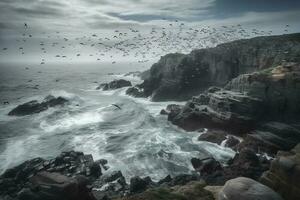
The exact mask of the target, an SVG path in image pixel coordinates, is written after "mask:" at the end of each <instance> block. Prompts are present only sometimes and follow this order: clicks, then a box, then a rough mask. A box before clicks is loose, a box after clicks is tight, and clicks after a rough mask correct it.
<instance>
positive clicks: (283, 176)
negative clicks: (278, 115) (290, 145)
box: [260, 144, 300, 200]
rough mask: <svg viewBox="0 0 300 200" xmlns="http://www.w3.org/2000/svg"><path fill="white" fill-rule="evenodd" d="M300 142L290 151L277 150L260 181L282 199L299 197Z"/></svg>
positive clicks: (289, 199) (287, 199)
mask: <svg viewBox="0 0 300 200" xmlns="http://www.w3.org/2000/svg"><path fill="white" fill-rule="evenodd" d="M299 158H300V144H298V145H297V146H296V147H295V148H294V149H292V150H291V151H290V152H282V151H279V152H278V154H277V156H276V159H275V160H273V161H272V163H271V167H270V169H269V170H268V171H266V172H265V173H264V174H263V175H262V176H261V178H260V181H261V182H262V183H263V184H265V185H267V186H269V187H271V188H272V189H274V190H275V191H277V192H278V193H279V194H280V195H281V196H282V197H283V198H284V199H286V200H294V199H300V182H299V180H300V159H299Z"/></svg>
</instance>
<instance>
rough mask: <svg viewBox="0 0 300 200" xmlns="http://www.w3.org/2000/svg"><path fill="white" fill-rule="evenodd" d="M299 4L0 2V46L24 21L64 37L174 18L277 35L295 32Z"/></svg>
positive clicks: (241, 0) (36, 30) (286, 0)
mask: <svg viewBox="0 0 300 200" xmlns="http://www.w3.org/2000/svg"><path fill="white" fill-rule="evenodd" d="M299 19H300V1H299V0H176V1H175V0H63V1H62V0H0V46H1V48H2V47H4V46H5V45H10V46H13V45H14V42H13V41H14V40H12V39H11V38H18V37H20V35H21V34H22V31H24V23H27V25H28V27H29V28H30V31H31V33H32V34H33V35H34V36H35V37H36V38H38V37H41V36H39V35H41V34H42V33H43V32H46V33H48V34H54V33H55V32H56V31H59V32H62V33H63V34H65V35H67V36H76V35H78V36H80V35H84V34H87V33H91V34H92V33H99V32H102V33H105V34H107V35H109V34H111V33H112V32H113V31H114V30H116V29H119V30H122V29H125V28H128V27H134V28H137V29H141V30H143V29H145V30H147V29H151V27H162V26H165V24H166V21H170V22H173V21H174V20H179V21H182V22H184V23H185V24H187V25H191V26H193V25H195V26H196V25H197V26H212V27H218V26H222V25H236V24H241V25H243V26H245V27H247V26H249V27H253V28H258V29H264V30H273V34H282V33H284V32H283V31H284V29H285V26H286V24H289V32H290V33H291V32H299V31H300V22H299V21H300V20H299Z"/></svg>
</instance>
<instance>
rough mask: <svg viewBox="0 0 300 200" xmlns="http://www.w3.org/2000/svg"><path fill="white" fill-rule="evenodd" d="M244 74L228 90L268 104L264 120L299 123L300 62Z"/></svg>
mask: <svg viewBox="0 0 300 200" xmlns="http://www.w3.org/2000/svg"><path fill="white" fill-rule="evenodd" d="M270 67H271V68H269V69H266V70H260V71H257V72H255V73H252V74H244V75H240V76H238V77H237V78H235V79H233V80H231V81H230V82H229V83H228V84H227V85H226V86H225V89H228V90H231V91H238V92H242V93H247V94H248V95H250V96H252V97H256V98H260V99H262V100H263V101H264V102H266V103H265V108H264V109H265V114H264V119H265V120H266V119H268V120H279V121H295V120H297V119H300V116H299V113H300V93H299V91H300V62H299V63H282V64H281V65H279V66H277V67H273V68H272V65H270Z"/></svg>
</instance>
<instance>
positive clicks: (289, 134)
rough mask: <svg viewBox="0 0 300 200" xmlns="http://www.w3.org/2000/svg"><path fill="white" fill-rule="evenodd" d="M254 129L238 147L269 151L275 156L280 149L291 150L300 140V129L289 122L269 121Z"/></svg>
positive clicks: (258, 151) (268, 152)
mask: <svg viewBox="0 0 300 200" xmlns="http://www.w3.org/2000/svg"><path fill="white" fill-rule="evenodd" d="M258 129H259V130H256V131H252V132H250V133H249V134H247V136H246V137H245V139H244V140H243V142H242V143H240V144H239V145H238V149H243V148H245V147H247V148H251V149H253V150H254V151H255V152H257V153H262V152H263V153H267V154H269V155H271V156H274V155H275V154H276V153H277V151H279V150H285V151H286V150H290V149H292V148H293V147H294V146H295V145H296V144H298V143H299V142H300V138H299V136H300V131H299V130H298V129H296V128H294V127H292V126H290V125H288V124H283V123H280V122H268V123H265V124H262V125H260V126H259V127H258Z"/></svg>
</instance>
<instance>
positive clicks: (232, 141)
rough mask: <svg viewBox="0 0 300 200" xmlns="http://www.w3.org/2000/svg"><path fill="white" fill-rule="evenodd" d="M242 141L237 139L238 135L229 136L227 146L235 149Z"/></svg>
mask: <svg viewBox="0 0 300 200" xmlns="http://www.w3.org/2000/svg"><path fill="white" fill-rule="evenodd" d="M239 143H240V140H239V139H237V138H236V137H233V136H231V135H230V136H228V138H227V140H226V142H225V147H229V148H232V149H235V147H236V146H237V145H238V144H239Z"/></svg>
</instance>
